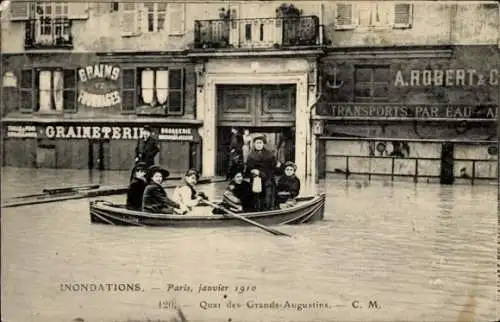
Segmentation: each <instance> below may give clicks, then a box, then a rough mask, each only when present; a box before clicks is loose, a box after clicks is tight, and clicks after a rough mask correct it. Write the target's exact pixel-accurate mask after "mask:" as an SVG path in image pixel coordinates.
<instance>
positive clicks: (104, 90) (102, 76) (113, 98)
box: [77, 64, 122, 108]
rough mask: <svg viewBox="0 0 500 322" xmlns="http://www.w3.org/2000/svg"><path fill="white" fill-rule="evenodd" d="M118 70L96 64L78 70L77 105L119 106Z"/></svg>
mask: <svg viewBox="0 0 500 322" xmlns="http://www.w3.org/2000/svg"><path fill="white" fill-rule="evenodd" d="M119 80H120V68H119V67H116V66H114V65H110V64H96V65H90V66H85V67H82V68H80V69H78V99H77V102H78V104H79V105H81V106H84V107H91V108H106V107H113V106H116V105H119V104H121V102H122V99H121V93H120V84H119Z"/></svg>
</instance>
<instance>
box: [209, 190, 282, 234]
mask: <svg viewBox="0 0 500 322" xmlns="http://www.w3.org/2000/svg"><path fill="white" fill-rule="evenodd" d="M203 202H204V203H206V204H207V205H209V206H212V207H214V208H217V209H220V210H222V211H224V212H225V213H226V214H227V215H229V217H233V218H236V219H239V220H243V221H244V222H246V223H249V224H250V225H254V226H256V227H259V228H260V229H263V230H265V231H267V232H268V233H271V234H274V235H278V236H287V237H292V236H291V235H288V234H286V233H283V232H281V231H279V230H276V229H274V228H270V227H267V226H264V225H261V224H259V223H258V222H255V221H253V220H251V219H248V218H245V217H243V216H240V215H238V214H236V213H234V212H232V211H231V210H229V209H226V208H224V207H221V206H219V205H216V204H214V203H212V202H210V201H208V200H205V199H203Z"/></svg>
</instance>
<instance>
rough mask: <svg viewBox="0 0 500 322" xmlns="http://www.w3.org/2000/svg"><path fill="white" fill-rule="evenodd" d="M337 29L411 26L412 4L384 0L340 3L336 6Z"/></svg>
mask: <svg viewBox="0 0 500 322" xmlns="http://www.w3.org/2000/svg"><path fill="white" fill-rule="evenodd" d="M336 8H337V9H336V10H337V12H336V24H335V29H337V30H346V29H353V28H355V27H361V28H411V24H412V8H413V7H412V5H411V4H410V3H403V2H402V3H394V2H384V1H377V2H376V1H370V2H368V1H366V2H360V3H358V4H351V3H344V4H342V3H339V4H337V6H336Z"/></svg>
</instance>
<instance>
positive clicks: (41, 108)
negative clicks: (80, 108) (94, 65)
mask: <svg viewBox="0 0 500 322" xmlns="http://www.w3.org/2000/svg"><path fill="white" fill-rule="evenodd" d="M20 84H21V86H20V88H19V110H21V111H30V112H40V113H47V112H63V111H74V110H75V109H76V105H75V103H76V95H75V93H76V73H75V71H74V70H72V69H41V70H35V69H26V70H23V71H22V72H21V82H20Z"/></svg>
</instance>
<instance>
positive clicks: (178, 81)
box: [167, 68, 184, 115]
mask: <svg viewBox="0 0 500 322" xmlns="http://www.w3.org/2000/svg"><path fill="white" fill-rule="evenodd" d="M183 113H184V69H183V68H171V69H169V70H168V108H167V115H182V114H183Z"/></svg>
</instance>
